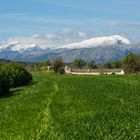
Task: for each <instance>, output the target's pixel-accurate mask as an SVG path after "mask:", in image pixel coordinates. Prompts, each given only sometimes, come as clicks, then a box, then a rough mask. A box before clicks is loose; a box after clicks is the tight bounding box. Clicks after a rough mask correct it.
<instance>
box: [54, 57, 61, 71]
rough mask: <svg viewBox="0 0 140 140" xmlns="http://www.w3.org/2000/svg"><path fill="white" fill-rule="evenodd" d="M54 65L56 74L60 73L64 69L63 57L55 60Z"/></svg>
mask: <svg viewBox="0 0 140 140" xmlns="http://www.w3.org/2000/svg"><path fill="white" fill-rule="evenodd" d="M52 65H53V68H54V72H55V73H59V70H60V68H63V67H64V62H63V59H62V58H61V57H57V58H54V59H53V62H52Z"/></svg>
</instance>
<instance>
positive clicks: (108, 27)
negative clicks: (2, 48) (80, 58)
mask: <svg viewBox="0 0 140 140" xmlns="http://www.w3.org/2000/svg"><path fill="white" fill-rule="evenodd" d="M139 7H140V0H4V1H1V3H0V40H6V39H8V38H11V37H14V36H31V35H34V34H39V35H44V34H48V33H52V34H56V33H57V34H59V31H60V33H61V34H62V31H64V35H66V31H67V32H68V31H71V33H70V35H71V36H69V34H68V36H69V37H72V33H73V34H75V32H79V33H85V34H86V38H90V37H95V36H103V35H113V34H119V35H123V36H126V37H128V38H130V39H132V40H136V41H139V38H140V14H139V13H140V8H139ZM68 33H69V32H68ZM83 35H84V34H83ZM77 38H78V37H77ZM75 40H76V39H75Z"/></svg>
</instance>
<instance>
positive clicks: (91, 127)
mask: <svg viewBox="0 0 140 140" xmlns="http://www.w3.org/2000/svg"><path fill="white" fill-rule="evenodd" d="M33 77H34V83H32V84H30V85H29V86H26V87H21V88H17V89H12V91H11V92H12V96H9V97H3V98H1V99H0V139H2V140H5V139H7V140H22V139H23V140H26V139H27V140H32V139H40V140H43V139H44V140H45V139H47V140H61V139H62V140H91V139H93V140H94V139H95V140H96V139H97V140H129V139H130V140H135V139H136V140H137V139H140V75H126V76H58V75H55V74H52V73H47V72H37V73H33Z"/></svg>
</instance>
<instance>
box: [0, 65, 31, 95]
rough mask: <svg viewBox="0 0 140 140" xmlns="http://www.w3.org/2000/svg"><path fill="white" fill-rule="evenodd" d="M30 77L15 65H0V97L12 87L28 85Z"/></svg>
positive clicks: (19, 66) (20, 67)
mask: <svg viewBox="0 0 140 140" xmlns="http://www.w3.org/2000/svg"><path fill="white" fill-rule="evenodd" d="M31 80H32V75H31V74H30V73H29V72H28V71H26V69H24V68H23V67H22V66H21V65H19V64H16V63H6V64H4V63H3V64H0V95H4V94H6V93H8V92H9V89H10V88H12V87H19V86H24V85H26V84H28V83H29V82H30V81H31Z"/></svg>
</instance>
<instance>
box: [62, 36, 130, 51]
mask: <svg viewBox="0 0 140 140" xmlns="http://www.w3.org/2000/svg"><path fill="white" fill-rule="evenodd" d="M120 44H123V45H129V44H131V42H130V41H129V40H128V39H127V38H125V37H122V36H119V35H113V36H108V37H97V38H92V39H88V40H85V41H82V42H78V43H72V44H68V45H64V46H61V47H60V48H69V49H78V48H90V47H98V46H108V45H120Z"/></svg>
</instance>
